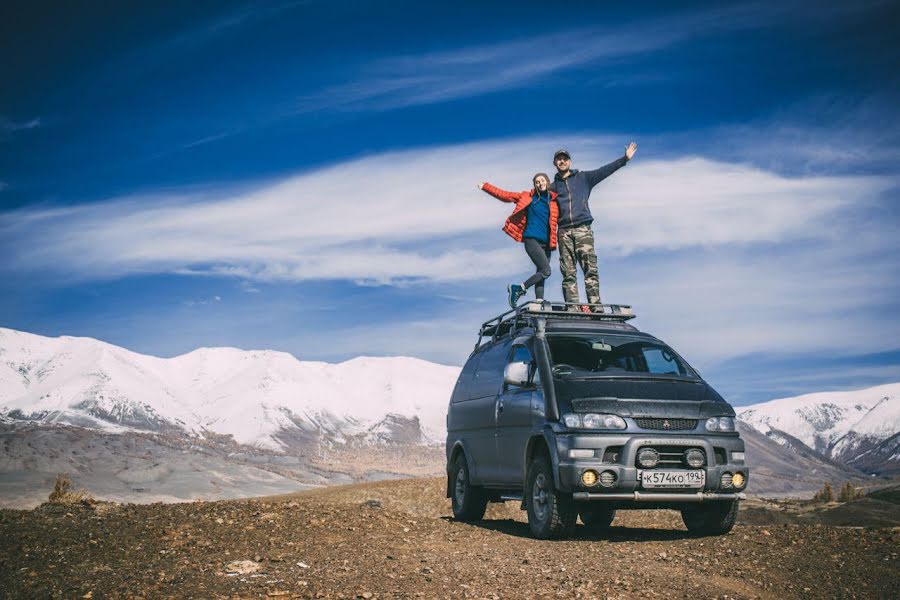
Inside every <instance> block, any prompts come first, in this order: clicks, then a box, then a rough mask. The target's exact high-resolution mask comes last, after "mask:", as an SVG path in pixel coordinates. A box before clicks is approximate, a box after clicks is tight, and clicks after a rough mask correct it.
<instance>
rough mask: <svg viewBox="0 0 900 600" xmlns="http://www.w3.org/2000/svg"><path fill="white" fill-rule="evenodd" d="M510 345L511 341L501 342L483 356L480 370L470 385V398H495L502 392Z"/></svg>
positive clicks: (479, 363) (477, 370)
mask: <svg viewBox="0 0 900 600" xmlns="http://www.w3.org/2000/svg"><path fill="white" fill-rule="evenodd" d="M509 345H510V342H509V341H507V342H505V343H504V342H501V343H499V344H496V345H494V346H492V347H490V348H488V349H487V350H485V351H484V352H483V353H482V354H481V360H479V361H478V368H477V369H476V370H475V380H474V381H472V382H470V384H469V386H470V387H469V398H483V397H485V396H493V395H495V394H496V393H497V392H498V391H499V390H500V385H501V384H502V383H503V368H504V367H505V366H506V357H507V355H508V354H509Z"/></svg>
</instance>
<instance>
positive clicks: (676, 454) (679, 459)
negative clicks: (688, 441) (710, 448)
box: [634, 446, 709, 469]
mask: <svg viewBox="0 0 900 600" xmlns="http://www.w3.org/2000/svg"><path fill="white" fill-rule="evenodd" d="M643 448H653V449H654V450H656V452H657V454H659V462H658V463H657V465H656V467H654V468H656V469H686V468H690V467H688V464H687V462H685V460H684V454H685V452H687V451H688V450H691V449H696V450H700V451H701V452H703V466H704V467H705V466H706V465H708V464H709V459H708V458H707V456H706V452H704V450H703V448H697V447H696V446H641V447H640V448H638V452H640V451H641V449H643ZM634 466H636V467H637V468H639V469H643V468H644V467H642V466H641V465H640V464H639V463H638V462H637V455H635V460H634Z"/></svg>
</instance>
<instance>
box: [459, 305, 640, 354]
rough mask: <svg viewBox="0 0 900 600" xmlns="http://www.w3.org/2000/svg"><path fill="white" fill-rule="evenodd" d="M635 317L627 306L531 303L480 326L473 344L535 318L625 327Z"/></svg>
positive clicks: (526, 323)
mask: <svg viewBox="0 0 900 600" xmlns="http://www.w3.org/2000/svg"><path fill="white" fill-rule="evenodd" d="M583 307H586V309H585V308H583ZM586 311H590V312H586ZM635 316H636V315H635V314H634V311H633V310H632V309H631V306H630V305H628V304H584V303H581V302H553V301H550V300H543V301H540V300H532V301H530V302H526V303H524V304H520V305H519V306H517V307H515V308H513V309H510V310H508V311H506V312H505V313H503V314H500V315H497V316H496V317H494V318H493V319H489V320H487V321H485V322H484V323H482V325H481V327H480V328H479V330H478V341H477V342H476V343H475V347H476V348H478V346H480V345H481V339H482V338H483V337H485V336H490V337H491V338H496V337H500V336H503V335H506V334H507V333H509V332H510V331H514V330H516V329H519V328H520V327H524V326H525V325H528V324H529V321H530V320H531V319H533V318H536V317H543V318H546V319H553V320H563V321H565V320H569V321H607V322H610V321H611V322H616V323H624V322H625V321H628V320H630V319H633V318H634V317H635Z"/></svg>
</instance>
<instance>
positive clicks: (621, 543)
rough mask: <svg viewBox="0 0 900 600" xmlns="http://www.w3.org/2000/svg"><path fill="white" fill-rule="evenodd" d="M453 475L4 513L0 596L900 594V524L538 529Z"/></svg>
mask: <svg viewBox="0 0 900 600" xmlns="http://www.w3.org/2000/svg"><path fill="white" fill-rule="evenodd" d="M443 486H444V480H443V479H439V478H433V479H408V480H402V481H385V482H379V483H369V484H358V485H352V486H342V487H334V488H326V489H321V490H315V491H311V492H303V493H298V494H292V495H287V496H279V497H270V498H265V499H257V500H243V501H240V500H232V501H222V502H192V503H184V504H150V505H133V504H127V505H116V504H98V505H96V506H93V507H85V506H81V505H50V504H45V505H43V506H41V507H39V508H37V509H35V510H32V511H15V510H3V511H0V572H2V573H3V576H2V577H0V597H4V598H6V597H13V598H16V597H23V598H31V597H35V598H57V597H64V598H107V597H146V598H166V597H177V598H185V597H195V598H215V597H242V598H244V597H247V598H250V597H262V598H264V597H273V598H279V597H285V598H291V597H303V598H306V597H314V598H315V597H329V598H330V597H335V598H390V597H404V598H405V597H425V598H442V597H454V598H456V597H466V598H523V597H524V598H529V597H532V598H546V597H556V596H560V597H583V598H598V597H599V598H900V566H898V565H900V563H898V553H900V528H896V527H893V528H889V527H883V528H846V527H842V528H838V527H830V526H823V525H789V524H784V523H781V524H776V521H775V520H773V523H772V524H770V525H759V524H755V525H744V524H739V525H738V526H736V527H735V529H734V530H733V531H732V532H731V533H730V534H729V535H726V536H721V537H707V538H696V537H691V536H689V535H688V534H687V532H686V530H685V528H684V526H683V525H682V523H681V519H680V516H679V515H678V513H675V512H672V511H629V512H623V511H620V512H619V513H618V515H617V517H616V520H615V521H614V523H613V527H612V529H611V530H610V531H609V532H608V533H606V534H603V535H598V534H593V533H591V532H590V531H588V530H587V528H585V527H583V526H581V525H579V526H578V527H577V529H576V532H575V535H574V536H573V537H572V538H571V539H568V540H564V541H539V540H534V539H531V538H530V537H529V535H528V527H527V524H526V521H525V513H524V512H522V511H520V510H519V509H518V506H517V504H516V503H513V502H508V503H506V504H498V505H491V507H490V508H489V510H488V515H487V519H486V520H485V521H483V522H481V523H477V524H466V523H458V522H455V521H453V519H452V518H451V516H450V515H451V512H450V505H449V500H447V499H445V498H444V497H443V496H444V494H443V491H444V490H443ZM760 520H761V517H760V513H759V511H757V512H756V514H754V518H753V522H754V523H760Z"/></svg>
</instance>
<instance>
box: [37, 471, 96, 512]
mask: <svg viewBox="0 0 900 600" xmlns="http://www.w3.org/2000/svg"><path fill="white" fill-rule="evenodd" d="M47 500H48V501H49V502H50V504H86V505H91V504H93V503H94V499H93V498H92V497H91V495H90V494H89V493H88V492H87V490H84V489H81V490H73V489H72V480H71V479H69V474H68V473H61V474H59V475H57V476H56V483H55V484H54V485H53V491H52V492H50V497H49V498H48V499H47Z"/></svg>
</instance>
